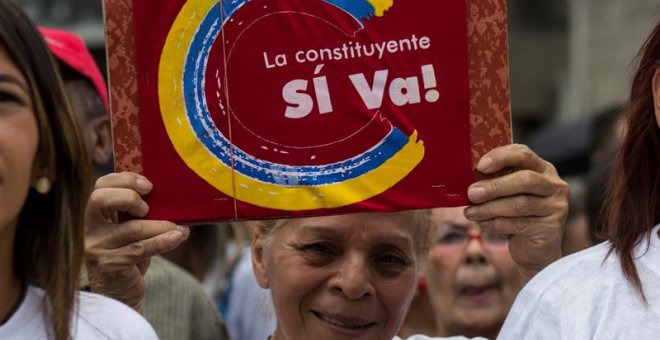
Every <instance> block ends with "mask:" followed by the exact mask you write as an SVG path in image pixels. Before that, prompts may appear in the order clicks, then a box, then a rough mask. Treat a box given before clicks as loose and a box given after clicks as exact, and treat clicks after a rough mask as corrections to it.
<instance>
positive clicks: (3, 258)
mask: <svg viewBox="0 0 660 340" xmlns="http://www.w3.org/2000/svg"><path fill="white" fill-rule="evenodd" d="M0 228H1V229H0V296H2V299H0V324H2V323H4V321H5V320H7V319H8V317H9V313H11V312H12V311H13V310H14V307H15V306H16V303H17V302H18V299H19V298H20V297H21V282H20V280H19V279H18V277H17V276H16V275H15V274H14V270H13V258H14V238H15V237H14V236H15V234H16V223H15V222H14V223H13V224H11V225H8V226H3V227H0Z"/></svg>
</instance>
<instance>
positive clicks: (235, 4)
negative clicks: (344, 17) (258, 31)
mask: <svg viewBox="0 0 660 340" xmlns="http://www.w3.org/2000/svg"><path fill="white" fill-rule="evenodd" d="M249 1H250V0H224V1H222V2H221V3H222V11H221V13H220V20H221V21H222V22H223V23H224V22H225V21H226V20H227V19H229V18H231V16H232V15H233V14H234V12H235V11H236V10H237V9H239V8H240V7H241V6H243V5H244V4H245V3H247V2H249ZM323 1H325V2H327V3H330V4H333V5H335V6H337V7H339V8H341V9H343V10H344V11H346V12H348V13H349V14H350V15H351V16H353V17H354V18H356V19H357V20H362V19H369V18H371V17H373V16H374V14H375V13H376V10H375V9H374V6H373V5H372V4H370V3H369V1H367V0H323Z"/></svg>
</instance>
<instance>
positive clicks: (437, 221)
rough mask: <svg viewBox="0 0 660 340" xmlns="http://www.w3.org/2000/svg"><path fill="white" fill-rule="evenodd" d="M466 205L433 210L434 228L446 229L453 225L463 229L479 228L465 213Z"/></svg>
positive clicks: (432, 220)
mask: <svg viewBox="0 0 660 340" xmlns="http://www.w3.org/2000/svg"><path fill="white" fill-rule="evenodd" d="M464 209H465V208H464V207H456V208H436V209H433V210H432V211H431V223H432V224H433V226H434V228H438V229H440V230H446V229H449V228H452V227H458V228H462V229H472V228H477V225H476V224H474V222H471V221H469V220H468V219H467V218H465V215H464V214H463V210H464Z"/></svg>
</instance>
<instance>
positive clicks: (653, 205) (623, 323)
mask: <svg viewBox="0 0 660 340" xmlns="http://www.w3.org/2000/svg"><path fill="white" fill-rule="evenodd" d="M625 116H626V127H627V132H626V135H625V138H624V142H623V144H622V146H621V148H620V150H619V153H618V156H617V158H616V161H615V164H614V166H613V168H612V174H611V177H610V183H609V186H608V191H607V194H606V203H605V205H604V206H603V209H602V212H601V221H602V222H603V224H604V228H605V230H603V231H604V232H605V234H606V235H607V236H608V239H609V242H605V243H602V244H599V245H597V246H594V247H592V248H589V249H587V250H584V251H582V252H579V253H576V254H573V255H571V256H567V257H566V258H564V259H562V260H561V261H557V262H556V263H554V264H552V265H551V266H549V267H548V268H547V269H546V270H544V271H543V272H541V273H539V275H537V276H536V277H535V278H534V279H533V280H532V281H530V282H529V283H528V284H527V286H526V287H525V288H524V289H523V290H522V291H521V293H520V294H519V295H518V298H517V299H516V302H515V303H514V305H513V308H512V309H511V312H510V313H509V316H508V318H507V320H506V322H505V324H504V327H503V329H502V332H501V333H500V335H499V338H502V339H614V338H617V339H657V338H658V336H660V322H658V320H660V231H659V230H660V196H659V195H660V176H659V174H660V173H659V170H658V169H660V22H659V23H658V24H657V25H656V27H655V29H654V30H653V32H652V33H651V35H650V36H649V38H648V39H647V41H646V43H645V45H644V47H643V48H642V50H641V52H640V54H639V66H638V69H637V71H636V73H635V76H634V78H633V83H632V91H631V94H630V100H629V102H628V105H627V109H626V113H625Z"/></svg>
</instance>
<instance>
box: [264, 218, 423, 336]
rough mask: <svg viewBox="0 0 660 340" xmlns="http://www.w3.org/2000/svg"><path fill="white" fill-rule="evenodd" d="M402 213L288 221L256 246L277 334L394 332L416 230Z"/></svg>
mask: <svg viewBox="0 0 660 340" xmlns="http://www.w3.org/2000/svg"><path fill="white" fill-rule="evenodd" d="M409 216H410V215H402V214H400V213H389V214H386V213H365V214H350V215H342V216H327V217H312V218H303V219H296V220H289V221H286V222H284V223H283V224H282V225H280V226H279V227H277V228H276V229H275V231H273V232H272V234H271V235H270V236H272V238H271V239H270V241H266V244H265V245H264V246H263V248H262V247H261V244H260V240H261V241H263V240H264V238H263V235H261V234H259V233H258V234H257V237H258V239H257V241H256V242H255V243H254V246H253V261H254V262H253V264H254V269H255V274H256V276H257V280H258V281H259V284H260V285H261V286H262V287H263V288H270V289H271V293H272V297H273V303H274V306H275V311H276V314H277V330H276V333H275V339H280V340H281V339H314V340H321V339H370V340H375V339H383V340H390V339H392V337H394V335H395V334H396V333H397V331H398V330H399V328H400V327H401V324H402V322H403V319H404V317H405V314H406V310H407V309H408V306H409V304H410V301H411V300H412V296H413V293H414V290H415V285H416V278H417V272H418V269H417V268H418V258H417V256H418V255H417V253H416V251H415V249H416V248H415V247H416V246H419V245H415V244H414V238H413V233H414V230H419V229H417V228H413V227H412V226H411V223H413V222H412V221H411V220H412V219H410V217H409Z"/></svg>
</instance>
